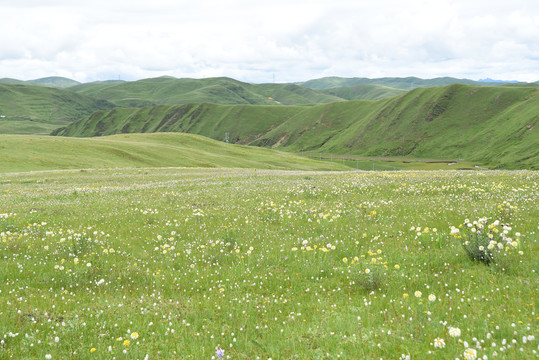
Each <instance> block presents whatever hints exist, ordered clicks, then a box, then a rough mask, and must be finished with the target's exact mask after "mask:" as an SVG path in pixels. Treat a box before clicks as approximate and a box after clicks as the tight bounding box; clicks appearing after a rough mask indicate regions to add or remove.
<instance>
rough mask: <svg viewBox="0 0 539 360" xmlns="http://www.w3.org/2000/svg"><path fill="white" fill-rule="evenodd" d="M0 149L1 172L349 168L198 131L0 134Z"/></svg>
mask: <svg viewBox="0 0 539 360" xmlns="http://www.w3.org/2000/svg"><path fill="white" fill-rule="evenodd" d="M0 149H1V152H2V157H1V158H0V173H7V172H21V171H35V170H57V169H105V168H124V167H145V168H147V167H228V168H260V169H297V170H347V169H350V168H348V167H346V166H343V165H340V164H336V163H329V162H324V161H316V160H310V159H307V158H305V157H301V156H295V155H293V154H289V153H283V152H279V151H274V150H268V149H262V148H256V147H247V146H240V145H233V144H225V143H223V142H219V141H215V140H212V139H209V138H206V137H203V136H199V135H193V134H178V133H160V134H124V135H114V136H107V137H99V138H62V137H51V136H32V135H0ZM6 150H9V151H6Z"/></svg>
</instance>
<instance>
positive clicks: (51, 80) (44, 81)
mask: <svg viewBox="0 0 539 360" xmlns="http://www.w3.org/2000/svg"><path fill="white" fill-rule="evenodd" d="M0 84H7V85H38V86H48V87H54V88H59V89H65V88H68V87H71V86H75V85H78V84H80V83H79V82H78V81H75V80H72V79H68V78H65V77H61V76H49V77H44V78H40V79H35V80H28V81H23V80H17V79H10V78H3V79H0Z"/></svg>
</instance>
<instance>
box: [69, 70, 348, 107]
mask: <svg viewBox="0 0 539 360" xmlns="http://www.w3.org/2000/svg"><path fill="white" fill-rule="evenodd" d="M70 90H71V91H75V92H77V93H79V94H84V95H87V96H91V97H94V98H96V99H106V100H108V101H110V102H113V103H114V104H116V105H118V106H128V107H129V106H130V107H142V106H148V105H158V104H169V105H174V104H187V103H202V102H212V103H216V104H253V105H278V104H283V105H310V104H317V103H329V102H334V101H342V100H343V99H341V98H338V97H335V96H332V95H326V94H323V93H319V92H317V91H314V90H311V89H307V88H304V87H301V86H298V85H293V84H248V83H244V82H241V81H238V80H234V79H230V78H224V77H223V78H208V79H176V78H173V77H169V76H164V77H159V78H153V79H144V80H139V81H133V82H123V83H112V84H110V83H103V84H97V83H91V84H88V85H86V84H82V85H77V86H74V87H72V88H70Z"/></svg>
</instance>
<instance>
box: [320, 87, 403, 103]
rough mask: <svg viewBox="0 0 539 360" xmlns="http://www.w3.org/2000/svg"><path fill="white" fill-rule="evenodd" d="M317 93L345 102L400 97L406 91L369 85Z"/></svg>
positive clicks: (325, 90) (338, 88) (331, 89)
mask: <svg viewBox="0 0 539 360" xmlns="http://www.w3.org/2000/svg"><path fill="white" fill-rule="evenodd" d="M319 91H320V92H321V93H324V94H327V95H333V96H337V97H340V98H341V99H346V100H380V99H385V98H389V97H393V96H397V95H401V94H403V93H405V92H406V90H401V89H395V88H391V87H387V86H383V85H370V84H363V85H356V86H348V87H346V86H345V87H337V88H330V89H322V90H319Z"/></svg>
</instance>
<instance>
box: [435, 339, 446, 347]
mask: <svg viewBox="0 0 539 360" xmlns="http://www.w3.org/2000/svg"><path fill="white" fill-rule="evenodd" d="M434 347H435V348H440V349H441V348H444V347H445V341H444V339H441V338H436V339H434Z"/></svg>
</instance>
